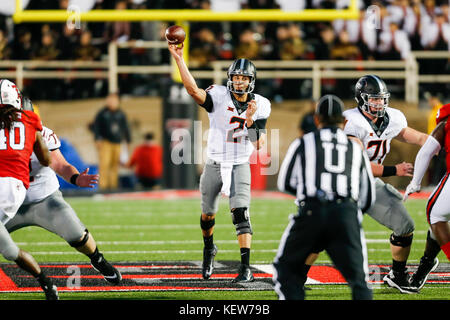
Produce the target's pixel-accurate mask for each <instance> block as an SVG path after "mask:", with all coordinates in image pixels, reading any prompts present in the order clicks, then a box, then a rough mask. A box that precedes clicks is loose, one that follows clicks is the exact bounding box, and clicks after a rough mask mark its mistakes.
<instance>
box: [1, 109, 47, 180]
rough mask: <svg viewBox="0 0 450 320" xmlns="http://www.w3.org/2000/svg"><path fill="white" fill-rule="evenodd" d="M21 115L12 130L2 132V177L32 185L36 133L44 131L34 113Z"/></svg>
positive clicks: (25, 112)
mask: <svg viewBox="0 0 450 320" xmlns="http://www.w3.org/2000/svg"><path fill="white" fill-rule="evenodd" d="M23 112H24V114H22V113H19V119H17V121H16V122H14V123H13V127H12V129H11V130H5V129H1V130H0V177H13V178H16V179H19V180H21V181H22V182H23V185H24V186H25V188H27V189H28V186H29V184H30V157H31V154H32V153H33V145H34V142H35V140H36V131H42V124H41V119H40V118H39V116H38V115H37V114H35V113H34V112H33V111H23Z"/></svg>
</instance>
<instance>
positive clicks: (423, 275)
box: [410, 257, 439, 291]
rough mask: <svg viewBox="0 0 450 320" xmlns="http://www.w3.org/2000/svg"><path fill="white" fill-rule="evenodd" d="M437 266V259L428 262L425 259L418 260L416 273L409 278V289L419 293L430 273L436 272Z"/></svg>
mask: <svg viewBox="0 0 450 320" xmlns="http://www.w3.org/2000/svg"><path fill="white" fill-rule="evenodd" d="M438 265H439V260H438V258H434V260H432V261H429V259H426V258H425V257H422V259H420V264H419V267H418V268H417V270H416V272H415V273H414V274H413V275H412V276H411V283H410V285H411V287H412V288H414V289H416V290H417V291H419V290H420V289H422V288H423V286H424V285H425V282H427V278H428V276H429V275H430V273H431V272H433V271H434V270H436V268H437V266H438Z"/></svg>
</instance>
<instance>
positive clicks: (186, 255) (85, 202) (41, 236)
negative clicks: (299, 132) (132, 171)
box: [0, 197, 450, 300]
mask: <svg viewBox="0 0 450 320" xmlns="http://www.w3.org/2000/svg"><path fill="white" fill-rule="evenodd" d="M66 200H67V201H68V202H69V203H70V204H71V205H72V206H73V208H74V209H75V211H76V212H77V213H78V216H79V217H80V219H81V220H82V221H83V223H84V224H85V225H86V227H87V228H88V229H89V231H90V232H91V234H92V235H93V236H94V238H95V239H96V241H97V244H98V247H99V249H100V250H101V251H102V252H103V253H104V255H105V257H106V258H107V259H108V260H110V261H113V262H124V261H132V262H139V261H165V260H177V261H179V260H201V259H202V248H203V242H202V238H201V232H200V227H199V208H200V204H199V199H183V200H170V201H168V200H112V199H104V198H101V197H95V198H67V199H66ZM406 206H407V208H408V210H409V212H410V214H411V216H412V218H413V219H414V221H415V223H416V232H415V237H414V242H413V245H412V251H411V254H410V259H409V263H412V264H414V263H418V262H419V259H420V257H421V255H422V253H423V250H424V246H425V238H426V232H427V229H428V225H427V222H426V217H425V209H424V208H425V200H414V199H411V200H408V202H407V203H406ZM294 211H295V205H294V203H293V201H292V200H273V199H253V200H252V208H251V219H252V225H253V229H254V236H253V243H252V253H251V264H270V263H271V262H272V261H273V258H274V256H275V254H276V250H277V248H278V244H279V240H280V238H281V235H282V233H283V231H284V228H285V227H286V225H287V222H288V216H289V214H291V213H293V212H294ZM363 226H364V229H365V233H366V239H367V248H368V256H369V264H371V263H373V264H375V263H378V264H390V263H391V258H390V250H389V243H388V238H389V235H390V231H389V230H388V229H386V228H385V227H383V226H381V225H379V224H378V223H377V222H375V221H374V220H372V219H371V218H370V217H368V216H365V218H364V223H363ZM12 237H13V239H14V240H15V241H16V243H17V244H18V245H19V246H20V247H21V248H23V249H24V250H27V251H28V252H30V253H31V254H32V255H33V256H34V257H35V258H36V260H38V262H39V263H44V262H84V263H87V262H89V261H88V259H87V258H86V257H85V256H83V255H82V254H80V253H78V252H77V251H75V250H74V249H73V248H71V247H69V246H68V245H67V243H66V242H64V241H63V240H62V239H60V238H59V237H58V236H56V235H54V234H51V233H49V232H47V231H45V230H42V229H40V228H37V227H29V228H25V229H22V230H18V231H16V232H14V233H13V234H12ZM214 239H215V242H216V243H217V245H218V247H219V253H218V255H217V256H216V260H237V261H238V260H239V259H240V258H239V249H238V245H237V240H236V236H235V229H234V226H233V225H232V223H231V217H230V215H229V214H228V203H227V201H225V200H221V202H220V209H219V213H218V214H217V217H216V229H215V234H214ZM438 258H439V260H440V261H441V263H446V261H447V260H446V257H445V256H444V255H443V254H442V253H440V254H439V256H438ZM0 262H6V261H5V260H3V258H0ZM316 263H330V260H329V259H328V257H327V255H326V254H325V253H323V254H321V255H320V257H319V259H318V261H317V262H316ZM311 287H312V288H313V290H310V291H307V299H311V300H314V299H318V300H328V299H330V300H331V299H350V291H349V289H348V287H347V286H345V285H312V286H311ZM449 289H450V285H449V284H430V285H426V286H425V287H424V288H423V289H422V291H421V292H420V294H415V295H402V294H398V293H397V291H395V290H394V289H390V288H387V287H385V286H383V285H380V286H375V288H374V298H375V299H380V300H392V299H395V300H397V299H398V300H403V299H409V300H421V299H446V300H447V299H449V298H450V294H449V293H450V290H449ZM60 298H61V299H187V300H188V299H210V300H214V299H224V300H225V299H237V300H239V299H262V300H264V299H276V298H277V296H276V294H275V293H274V292H272V291H242V292H216V291H211V292H209V291H207V292H195V291H189V292H127V293H118V292H99V293H98V292H97V293H89V292H78V293H65V292H62V293H60ZM0 299H42V294H41V293H18V294H12V293H1V294H0Z"/></svg>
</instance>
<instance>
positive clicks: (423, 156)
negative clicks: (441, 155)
mask: <svg viewBox="0 0 450 320" xmlns="http://www.w3.org/2000/svg"><path fill="white" fill-rule="evenodd" d="M440 150H441V144H440V143H439V142H438V141H437V140H436V139H435V138H434V137H433V136H428V139H427V141H426V142H425V144H424V145H423V146H422V148H420V150H419V152H418V153H417V156H416V160H415V162H414V174H413V177H412V180H411V182H412V183H415V184H416V185H420V184H421V182H422V179H423V176H424V175H425V172H426V171H427V168H428V165H429V164H430V161H431V159H432V158H433V156H434V155H435V154H437V153H438V152H439V151H440Z"/></svg>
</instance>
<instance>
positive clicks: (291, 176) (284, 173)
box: [277, 139, 301, 195]
mask: <svg viewBox="0 0 450 320" xmlns="http://www.w3.org/2000/svg"><path fill="white" fill-rule="evenodd" d="M300 145H301V139H297V140H295V141H294V142H293V143H292V144H291V145H290V146H289V149H288V151H287V153H286V156H285V158H284V160H283V163H282V164H281V167H280V172H279V173H278V180H277V187H278V190H280V191H282V192H286V193H290V194H293V195H296V194H297V186H298V184H299V183H301V181H300V175H299V171H300V168H301V163H300V157H299V149H300Z"/></svg>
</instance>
